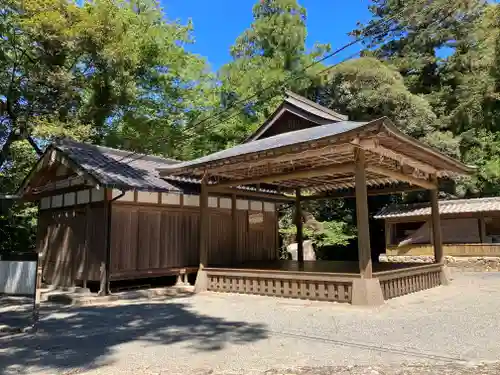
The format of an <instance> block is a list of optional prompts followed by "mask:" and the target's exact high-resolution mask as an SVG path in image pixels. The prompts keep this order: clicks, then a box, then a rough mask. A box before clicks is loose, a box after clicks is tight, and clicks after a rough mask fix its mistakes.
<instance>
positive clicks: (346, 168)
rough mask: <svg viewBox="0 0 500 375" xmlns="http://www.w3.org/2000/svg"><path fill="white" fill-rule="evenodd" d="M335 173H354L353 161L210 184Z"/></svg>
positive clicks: (247, 182)
mask: <svg viewBox="0 0 500 375" xmlns="http://www.w3.org/2000/svg"><path fill="white" fill-rule="evenodd" d="M337 173H354V163H339V164H333V165H329V166H325V167H320V168H314V169H309V170H302V171H296V172H289V173H279V174H275V175H270V176H262V177H254V178H249V179H243V180H233V181H224V182H221V183H219V184H214V185H212V186H218V187H230V186H238V185H251V184H257V183H273V182H279V181H284V180H294V179H302V178H311V177H318V176H324V175H328V174H337Z"/></svg>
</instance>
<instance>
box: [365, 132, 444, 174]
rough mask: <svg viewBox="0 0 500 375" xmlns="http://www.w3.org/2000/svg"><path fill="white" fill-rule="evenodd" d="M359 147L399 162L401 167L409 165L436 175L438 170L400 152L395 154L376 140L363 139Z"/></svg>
mask: <svg viewBox="0 0 500 375" xmlns="http://www.w3.org/2000/svg"><path fill="white" fill-rule="evenodd" d="M359 146H360V147H361V148H362V149H364V150H367V151H369V152H371V153H374V154H377V155H380V156H382V157H386V158H388V159H392V160H395V161H397V162H398V163H399V164H400V165H407V166H409V167H411V168H413V169H418V170H420V171H422V172H425V173H429V174H436V173H437V169H436V168H434V167H433V166H431V165H429V164H425V163H422V162H420V161H418V160H415V159H414V158H412V157H409V156H406V155H404V154H400V153H399V152H395V151H393V150H390V149H388V148H387V147H384V146H381V145H380V144H378V142H377V141H376V140H375V139H363V140H361V141H360V142H359Z"/></svg>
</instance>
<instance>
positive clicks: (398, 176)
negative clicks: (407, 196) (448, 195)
mask: <svg viewBox="0 0 500 375" xmlns="http://www.w3.org/2000/svg"><path fill="white" fill-rule="evenodd" d="M366 170H367V171H368V172H371V173H376V174H379V175H382V176H386V177H390V178H393V179H395V180H399V181H403V182H407V183H409V184H410V185H417V186H420V187H422V188H424V189H428V190H432V189H437V184H435V183H432V182H430V181H429V180H423V179H420V178H415V177H413V176H409V175H406V174H404V173H401V172H396V171H393V170H391V169H389V168H385V167H382V166H379V165H373V164H369V165H367V166H366Z"/></svg>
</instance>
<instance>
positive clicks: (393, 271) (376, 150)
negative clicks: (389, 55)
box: [160, 96, 472, 305]
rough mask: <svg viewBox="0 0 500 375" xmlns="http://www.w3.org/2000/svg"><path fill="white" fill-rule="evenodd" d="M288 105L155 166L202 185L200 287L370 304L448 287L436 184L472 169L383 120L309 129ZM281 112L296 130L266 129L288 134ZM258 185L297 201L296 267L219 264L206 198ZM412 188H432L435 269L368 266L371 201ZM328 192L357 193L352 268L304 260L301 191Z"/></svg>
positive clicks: (270, 263) (318, 195)
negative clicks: (218, 144) (240, 134)
mask: <svg viewBox="0 0 500 375" xmlns="http://www.w3.org/2000/svg"><path fill="white" fill-rule="evenodd" d="M293 99H296V97H295V96H294V97H293ZM305 104H307V105H311V104H310V103H307V102H305ZM284 106H285V109H284V110H278V111H277V112H276V113H275V115H274V116H273V118H271V119H270V120H269V121H268V122H267V123H266V124H265V125H264V127H263V128H261V129H259V130H258V131H257V133H256V136H254V137H251V138H250V139H249V141H248V142H247V143H244V144H241V145H238V146H235V147H232V148H229V149H227V150H224V151H220V152H216V153H214V154H212V155H208V156H205V157H201V158H199V159H196V160H192V161H188V162H183V163H179V164H174V165H170V166H167V167H164V168H161V169H160V176H177V177H179V178H182V177H186V176H196V177H197V178H199V179H200V180H201V196H200V211H201V212H200V215H201V218H200V220H201V225H200V228H201V232H200V236H199V241H200V245H199V248H200V269H199V271H198V277H197V280H196V289H197V290H212V291H226V292H236V293H250V294H263V295H272V296H280V297H295V298H309V299H319V300H330V301H340V302H351V303H353V304H360V305H376V304H380V303H383V301H384V299H387V298H392V297H396V296H399V295H402V294H406V293H409V292H414V291H418V290H422V289H427V288H430V287H433V286H437V285H440V284H442V283H446V278H445V275H444V270H443V251H442V244H441V225H440V216H439V213H438V203H437V202H438V201H437V196H438V180H439V179H443V178H450V177H453V176H455V175H462V174H468V173H470V172H472V168H470V167H468V166H466V165H464V164H462V163H460V162H459V161H457V160H455V159H452V158H450V157H448V156H446V155H444V154H442V153H440V152H438V151H436V150H434V149H432V148H430V147H429V146H426V145H424V144H423V143H421V142H418V141H417V140H415V139H413V138H411V137H409V136H406V135H405V134H403V133H402V132H400V131H399V130H397V129H396V128H395V126H394V125H393V124H392V123H391V121H390V120H389V119H387V118H381V119H378V120H375V121H370V122H352V121H347V120H341V119H339V118H337V119H336V121H333V119H330V120H329V121H327V123H326V124H322V125H321V124H318V123H316V125H315V126H313V125H310V124H311V121H310V118H308V117H307V118H303V117H302V116H301V114H293V113H291V112H288V111H287V110H286V103H285V105H284ZM311 106H312V105H311ZM282 107H283V106H282ZM318 108H319V106H317V105H315V106H314V109H318ZM285 116H286V122H287V124H290V123H293V124H294V127H293V129H297V128H298V129H300V130H292V131H286V132H281V131H274V132H271V131H270V128H269V127H273V126H276V127H279V128H280V129H281V128H286V129H287V130H288V129H290V128H291V126H283V124H280V117H285ZM304 123H307V125H305V126H304V125H302V124H304ZM296 124H301V126H297V125H296ZM266 127H267V128H266ZM262 184H266V187H270V188H272V189H275V190H276V191H280V192H283V193H289V194H294V196H295V202H296V226H297V243H298V261H297V262H294V261H269V260H265V259H262V260H261V261H260V262H243V263H237V262H233V263H225V264H220V263H219V262H217V261H216V260H215V259H214V255H215V254H214V253H213V252H211V251H210V250H209V240H208V239H209V235H210V234H209V232H208V230H207V228H208V223H209V221H210V217H209V215H208V213H207V212H208V211H207V210H208V196H209V194H214V193H217V192H221V191H224V192H227V191H228V190H232V189H236V188H241V187H243V186H247V187H258V186H260V185H262ZM414 187H417V188H419V189H426V190H430V191H431V197H432V201H431V206H432V228H433V245H434V253H435V257H436V263H435V264H431V265H424V266H412V265H409V264H387V263H386V264H377V267H378V268H375V269H374V267H373V264H372V260H371V249H370V233H369V225H368V202H367V200H368V195H370V194H381V193H387V192H391V191H392V192H397V191H402V190H404V189H408V188H414ZM233 191H234V190H233ZM328 194H331V196H335V197H339V196H342V195H345V196H352V195H353V194H354V196H355V197H356V207H357V210H356V213H357V215H356V216H357V228H358V254H359V262H358V263H352V262H318V261H315V262H305V261H304V260H303V249H302V246H301V245H302V215H301V201H302V200H303V199H305V196H306V195H307V199H314V198H323V197H324V196H325V195H328ZM303 197H304V198H303Z"/></svg>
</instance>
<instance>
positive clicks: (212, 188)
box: [207, 185, 295, 202]
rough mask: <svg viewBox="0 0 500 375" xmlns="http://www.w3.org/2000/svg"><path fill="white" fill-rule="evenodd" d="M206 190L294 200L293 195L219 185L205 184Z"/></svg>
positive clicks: (274, 199)
mask: <svg viewBox="0 0 500 375" xmlns="http://www.w3.org/2000/svg"><path fill="white" fill-rule="evenodd" d="M207 190H208V191H209V192H210V193H217V194H227V195H232V194H234V195H236V196H239V197H252V198H260V199H269V200H273V201H277V202H294V201H295V198H294V197H287V196H284V195H280V194H271V193H263V192H259V191H248V190H241V189H234V188H224V187H219V185H207Z"/></svg>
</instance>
